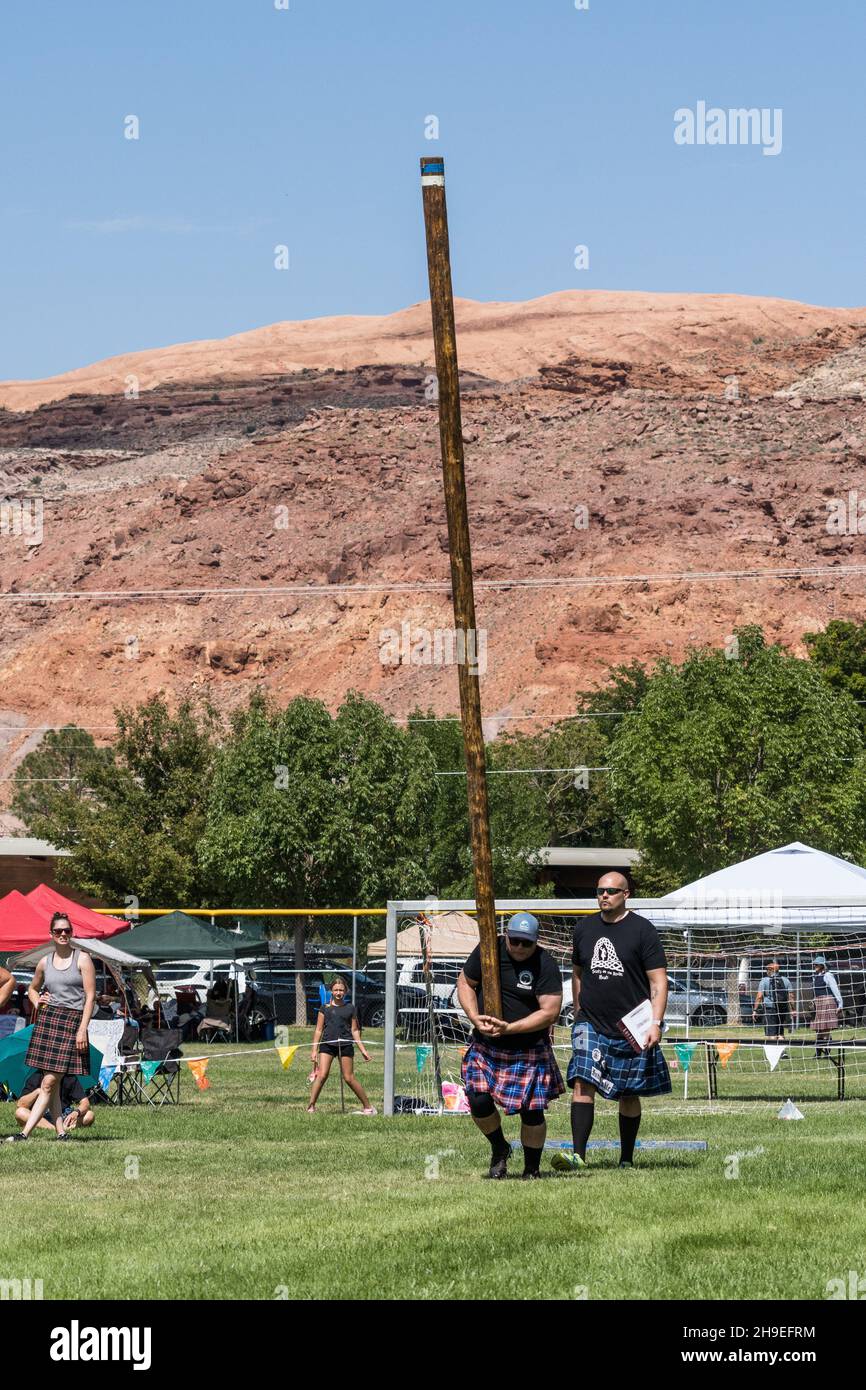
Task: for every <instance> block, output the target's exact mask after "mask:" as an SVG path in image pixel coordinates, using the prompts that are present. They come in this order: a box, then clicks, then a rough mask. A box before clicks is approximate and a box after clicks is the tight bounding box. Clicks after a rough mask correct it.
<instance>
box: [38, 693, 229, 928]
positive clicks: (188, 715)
mask: <svg viewBox="0 0 866 1390" xmlns="http://www.w3.org/2000/svg"><path fill="white" fill-rule="evenodd" d="M115 718H116V721H117V737H116V739H115V742H114V744H113V745H112V747H111V748H109V749H105V750H97V752H98V756H95V757H90V758H87V759H84V760H82V763H81V766H80V768H79V771H78V773H77V779H76V782H75V783H74V784H69V785H68V786H65V787H61V788H60V789H59V790H58V792H57V794H56V795H55V796H54V797H53V798H52V799H51V800H47V801H46V802H45V803H44V804H43V806H42V807H41V808H40V809H38V810H36V811H35V812H34V814H33V815H32V816H31V818H30V820H29V821H28V822H27V823H28V828H30V829H31V830H32V831H33V833H34V834H37V835H40V836H42V837H43V838H45V839H48V840H51V841H52V843H54V844H56V845H58V846H59V847H60V848H64V849H70V850H72V856H71V858H69V859H63V860H60V861H59V864H58V876H59V877H60V878H61V881H65V882H67V883H69V884H71V885H73V886H74V887H76V888H79V889H80V890H81V891H82V892H85V893H90V894H92V895H93V896H94V897H100V898H107V899H109V900H112V899H113V900H115V901H118V902H123V903H126V902H127V901H129V900H130V899H134V898H135V899H138V901H139V902H141V903H149V904H151V905H157V904H158V905H160V906H162V905H165V906H173V905H184V906H186V905H196V906H198V905H203V904H204V903H205V902H206V901H207V884H206V883H205V881H204V880H203V878H202V875H201V872H200V869H199V864H198V857H197V850H198V842H199V839H200V837H201V834H202V831H203V829H204V826H205V820H206V811H207V798H208V787H209V783H210V773H211V768H212V764H213V757H214V752H215V749H216V744H217V739H218V736H219V733H220V723H219V719H218V716H217V715H216V712H215V711H214V710H213V708H212V707H211V706H210V705H209V704H207V702H202V703H199V704H197V705H194V704H193V703H191V702H184V703H183V704H182V705H181V706H180V707H179V709H178V710H177V712H176V713H174V714H172V713H171V712H170V710H169V709H168V707H167V705H166V703H165V701H164V700H163V699H162V697H160V696H154V697H153V698H152V699H150V700H148V701H146V702H145V703H144V704H143V705H140V706H139V707H138V708H135V709H128V708H124V709H120V710H118V711H117V712H116V715H115ZM23 767H24V765H23V764H22V770H23ZM22 790H23V789H22ZM213 905H214V906H215V905H216V904H213Z"/></svg>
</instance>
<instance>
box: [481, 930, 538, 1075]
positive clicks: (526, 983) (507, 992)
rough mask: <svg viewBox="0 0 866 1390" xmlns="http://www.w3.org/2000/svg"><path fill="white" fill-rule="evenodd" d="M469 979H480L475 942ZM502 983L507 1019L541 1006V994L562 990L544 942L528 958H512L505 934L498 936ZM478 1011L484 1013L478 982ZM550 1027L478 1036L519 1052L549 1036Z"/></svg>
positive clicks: (493, 1044) (504, 1015) (518, 1018)
mask: <svg viewBox="0 0 866 1390" xmlns="http://www.w3.org/2000/svg"><path fill="white" fill-rule="evenodd" d="M463 973H464V975H465V976H466V978H467V979H468V980H480V979H481V947H480V946H476V947H475V950H474V951H473V952H472V955H471V956H470V957H469V959H468V960H467V962H466V964H465V965H464V967H463ZM499 983H500V989H501V991H502V1017H503V1019H504V1020H505V1022H506V1023H517V1022H518V1021H519V1020H520V1019H521V1018H528V1017H529V1015H530V1014H534V1013H535V1012H536V1010H537V1009H538V1008H539V1007H540V1005H539V1003H538V996H539V994H561V993H562V976H561V975H560V973H559V969H558V967H557V966H556V964H555V963H554V962H553V961H552V960H551V958H550V956H549V955H548V954H547V952H546V951H545V950H544V948H543V947H542V946H536V948H535V950H534V951H533V952H532V955H531V956H530V957H529V959H528V960H523V961H516V960H512V958H511V956H510V955H509V954H508V947H507V945H506V944H505V937H504V936H500V938H499ZM478 1011H479V1013H482V1014H483V1013H484V1012H485V1010H484V1002H483V998H482V994H481V986H480V985H479V986H478ZM547 1033H548V1030H547V1028H542V1029H541V1030H540V1031H539V1032H537V1033H512V1034H506V1035H505V1036H504V1037H500V1038H494V1037H492V1036H490V1035H488V1036H486V1037H485V1035H484V1034H483V1033H479V1032H478V1031H477V1029H476V1031H475V1037H476V1039H478V1040H479V1041H480V1042H487V1043H490V1045H491V1046H492V1047H499V1048H503V1049H504V1050H505V1051H507V1052H511V1051H516V1052H519V1051H521V1050H522V1049H524V1048H529V1047H534V1046H535V1044H536V1043H539V1042H541V1041H542V1039H543V1038H546V1037H547Z"/></svg>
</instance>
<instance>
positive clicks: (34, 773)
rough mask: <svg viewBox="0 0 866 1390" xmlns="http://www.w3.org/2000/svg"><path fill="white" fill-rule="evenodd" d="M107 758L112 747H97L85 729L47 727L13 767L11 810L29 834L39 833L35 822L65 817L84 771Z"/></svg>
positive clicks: (85, 772) (51, 821) (40, 823)
mask: <svg viewBox="0 0 866 1390" xmlns="http://www.w3.org/2000/svg"><path fill="white" fill-rule="evenodd" d="M110 762H111V750H110V749H108V748H97V746H96V743H95V742H94V740H93V737H92V735H91V734H89V733H88V732H87V730H86V729H79V728H78V727H77V725H75V724H66V725H64V727H63V728H62V729H49V730H48V731H47V733H46V734H45V735H44V736H43V738H42V739H41V740H40V742H39V745H38V747H36V748H34V749H33V751H32V752H30V753H28V754H27V755H26V756H25V757H24V758H22V760H21V762H20V763H19V765H18V768H17V769H16V772H15V780H14V786H13V792H12V801H11V810H12V811H13V813H14V814H15V815H16V816H18V817H19V818H20V819H21V820H22V821H23V822H24V825H25V826H26V827H27V829H28V830H29V831H30V832H31V833H32V834H34V835H36V834H39V835H41V833H42V832H41V831H40V830H37V828H36V827H37V825H40V826H44V825H46V824H48V823H51V824H58V823H62V822H63V821H64V820H65V819H67V818H68V816H69V811H70V803H71V804H72V805H73V806H74V804H75V802H76V801H77V800H78V791H77V788H78V787H79V786H80V785H81V784H82V782H83V780H84V778H85V777H86V775H87V773H88V772H89V771H90V770H91V769H93V768H94V767H96V766H98V765H100V764H106V763H110ZM45 838H50V837H47V836H46V837H45Z"/></svg>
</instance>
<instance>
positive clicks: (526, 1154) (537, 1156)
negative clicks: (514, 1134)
mask: <svg viewBox="0 0 866 1390" xmlns="http://www.w3.org/2000/svg"><path fill="white" fill-rule="evenodd" d="M543 1152H544V1150H543V1149H531V1148H530V1147H529V1145H528V1144H524V1145H523V1171H524V1173H537V1172H538V1169H539V1165H540V1163H541V1155H542V1153H543Z"/></svg>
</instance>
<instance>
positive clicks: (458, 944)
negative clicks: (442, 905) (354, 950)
mask: <svg viewBox="0 0 866 1390" xmlns="http://www.w3.org/2000/svg"><path fill="white" fill-rule="evenodd" d="M431 915H432V916H433V920H434V922H435V924H436V930H435V931H434V932H433V933H432V935H431V938H430V954H431V955H432V956H433V957H434V958H439V959H441V958H442V957H443V956H463V957H464V958H465V957H466V956H468V955H469V954H470V953H471V952H472V951H473V950H474V949H475V947H476V946H477V945H478V923H477V922H476V920H475V918H474V917H470V916H469V914H468V913H466V912H443V913H438V912H437V913H435V915H433V914H431ZM386 943H387V937H384V936H383V937H382V940H381V941H371V942H370V945H369V947H368V948H367V957H368V959H370V960H373V959H377V958H381V957H382V956H384V955H385V947H386ZM421 954H422V947H421V933H420V931H419V930H418V927H417V926H416V925H414V924H413V925H412V926H411V927H404V929H403V930H402V931H400V932H398V933H397V957H398V959H400V960H405V959H406V958H407V957H408V958H410V959H411V958H413V957H415V956H421Z"/></svg>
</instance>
